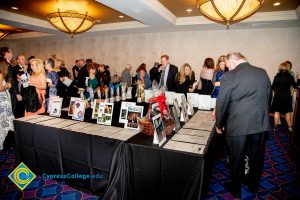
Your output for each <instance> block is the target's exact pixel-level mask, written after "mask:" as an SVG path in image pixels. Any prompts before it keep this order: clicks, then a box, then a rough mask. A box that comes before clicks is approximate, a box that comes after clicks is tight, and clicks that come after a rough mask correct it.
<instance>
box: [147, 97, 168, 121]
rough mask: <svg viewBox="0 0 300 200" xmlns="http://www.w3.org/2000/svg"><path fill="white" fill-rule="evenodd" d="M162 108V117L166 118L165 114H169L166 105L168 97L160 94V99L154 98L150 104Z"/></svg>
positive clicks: (150, 100)
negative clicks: (156, 104) (155, 104)
mask: <svg viewBox="0 0 300 200" xmlns="http://www.w3.org/2000/svg"><path fill="white" fill-rule="evenodd" d="M157 102H158V106H159V108H160V111H161V114H162V116H164V113H167V112H166V111H168V107H167V105H166V96H165V94H160V95H159V96H158V97H153V98H150V99H149V103H157Z"/></svg>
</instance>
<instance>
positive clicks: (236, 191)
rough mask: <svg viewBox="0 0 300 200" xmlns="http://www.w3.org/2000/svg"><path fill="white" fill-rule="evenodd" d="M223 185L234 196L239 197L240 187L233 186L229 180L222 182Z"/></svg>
mask: <svg viewBox="0 0 300 200" xmlns="http://www.w3.org/2000/svg"><path fill="white" fill-rule="evenodd" d="M224 187H225V189H226V190H227V191H228V192H230V193H231V195H232V196H233V197H234V198H239V199H240V198H241V188H239V189H237V188H234V187H233V185H232V183H231V182H226V183H224Z"/></svg>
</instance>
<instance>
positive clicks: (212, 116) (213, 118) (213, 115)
mask: <svg viewBox="0 0 300 200" xmlns="http://www.w3.org/2000/svg"><path fill="white" fill-rule="evenodd" d="M210 116H211V118H212V120H214V121H215V120H216V109H214V110H213V111H212V113H211V115H210Z"/></svg>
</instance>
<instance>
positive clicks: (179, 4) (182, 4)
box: [159, 0, 300, 17]
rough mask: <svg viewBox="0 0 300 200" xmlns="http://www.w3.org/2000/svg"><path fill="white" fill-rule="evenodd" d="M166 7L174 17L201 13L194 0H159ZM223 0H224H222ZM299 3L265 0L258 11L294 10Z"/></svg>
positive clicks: (294, 0)
mask: <svg viewBox="0 0 300 200" xmlns="http://www.w3.org/2000/svg"><path fill="white" fill-rule="evenodd" d="M159 1H160V3H161V4H163V5H164V6H165V7H166V8H168V9H169V10H170V11H171V12H172V13H173V14H174V15H175V16H176V17H188V16H199V15H201V13H200V12H199V10H197V7H196V0H159ZM224 1H225V0H224ZM275 2H281V5H280V6H276V7H275V6H273V3H275ZM299 5H300V1H299V0H265V3H264V4H263V6H262V7H261V8H260V9H259V11H258V12H272V11H283V10H295V9H296V8H297V6H299ZM187 9H192V10H193V11H192V12H191V13H187V12H186V10H187Z"/></svg>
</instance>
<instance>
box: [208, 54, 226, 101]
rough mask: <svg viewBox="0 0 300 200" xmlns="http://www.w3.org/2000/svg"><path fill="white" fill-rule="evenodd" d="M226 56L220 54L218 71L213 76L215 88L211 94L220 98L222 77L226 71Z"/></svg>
mask: <svg viewBox="0 0 300 200" xmlns="http://www.w3.org/2000/svg"><path fill="white" fill-rule="evenodd" d="M225 60H226V56H224V55H223V56H220V57H219V58H218V62H217V66H216V71H215V73H214V76H213V80H212V82H213V85H214V90H213V92H212V94H211V97H212V98H218V94H219V90H220V81H221V79H222V76H223V74H224V73H225V71H226V64H225Z"/></svg>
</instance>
